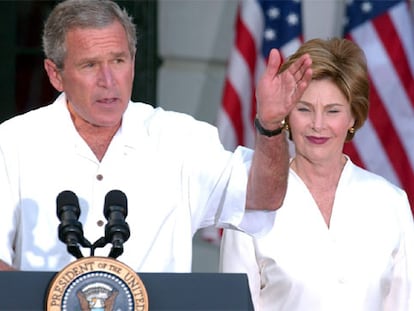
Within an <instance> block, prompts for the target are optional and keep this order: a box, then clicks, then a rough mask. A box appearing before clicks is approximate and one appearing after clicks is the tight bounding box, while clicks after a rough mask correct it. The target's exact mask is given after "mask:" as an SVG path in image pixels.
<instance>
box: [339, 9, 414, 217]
mask: <svg viewBox="0 0 414 311" xmlns="http://www.w3.org/2000/svg"><path fill="white" fill-rule="evenodd" d="M349 38H350V39H351V40H353V41H354V42H356V43H357V44H358V45H359V46H360V47H361V48H362V49H363V50H364V52H365V54H366V57H367V62H368V68H369V75H370V80H371V93H370V112H369V117H368V120H367V122H366V124H365V125H364V126H363V128H362V129H360V130H359V131H358V132H357V134H356V135H355V137H354V140H353V141H352V143H351V144H347V146H346V147H345V152H346V153H348V154H349V155H350V157H351V158H352V159H353V160H354V161H355V162H356V163H358V164H359V165H361V166H363V167H366V168H367V169H368V170H370V171H373V172H375V173H377V174H379V175H382V176H384V177H385V178H387V179H388V180H390V181H391V182H393V183H394V184H396V185H398V186H400V187H402V188H404V189H405V190H406V191H407V194H408V197H409V199H410V203H411V207H412V208H414V24H413V19H412V16H411V14H410V11H409V7H408V4H407V3H405V2H402V3H400V4H399V5H396V6H394V7H393V8H391V10H390V11H389V14H385V15H382V16H380V17H378V18H376V19H374V20H372V21H371V22H370V23H365V24H362V25H361V26H359V27H357V28H355V29H354V30H353V31H351V33H350V34H349ZM413 211H414V210H413Z"/></svg>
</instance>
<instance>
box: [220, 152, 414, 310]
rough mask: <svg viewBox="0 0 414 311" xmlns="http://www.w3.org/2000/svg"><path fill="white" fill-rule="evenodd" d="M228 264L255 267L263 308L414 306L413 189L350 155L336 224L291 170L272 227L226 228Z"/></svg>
mask: <svg viewBox="0 0 414 311" xmlns="http://www.w3.org/2000/svg"><path fill="white" fill-rule="evenodd" d="M222 243H223V244H222V249H221V251H222V253H221V262H220V265H221V268H220V269H221V271H223V272H244V273H247V274H248V278H249V284H250V289H251V293H252V298H253V301H254V305H255V309H256V310H277V311H282V310H286V311H341V310H343V311H363V310H364V311H376V310H378V311H379V310H389V311H403V310H404V311H406V310H414V304H413V299H414V296H413V286H414V284H413V282H414V224H413V217H412V214H411V210H410V206H409V203H408V199H407V196H406V193H405V192H404V191H402V190H401V189H399V188H397V187H395V186H393V185H392V184H390V183H389V182H387V181H386V180H385V179H383V178H382V177H379V176H377V175H374V174H372V173H369V172H367V171H366V170H363V169H361V168H359V167H357V166H355V165H354V164H353V163H352V162H351V161H350V160H349V159H348V161H347V164H346V165H345V168H344V170H343V172H342V175H341V177H340V181H339V184H338V188H337V191H336V194H335V201H334V206H333V210H332V216H331V221H330V226H329V228H328V226H327V225H326V223H325V221H324V219H323V217H322V214H321V212H320V211H319V208H318V207H317V205H316V203H315V201H314V199H313V197H312V195H311V193H310V192H309V190H308V189H307V187H306V185H305V184H304V183H303V181H302V180H301V179H300V178H299V176H298V175H296V174H295V173H294V172H293V171H292V170H290V174H289V183H288V190H287V195H286V198H285V201H284V204H283V206H282V207H281V208H280V209H279V210H278V211H277V213H276V217H275V222H274V226H273V228H272V230H271V231H270V232H269V233H268V234H267V235H266V236H264V237H261V238H256V239H253V238H251V237H250V236H247V235H245V234H243V233H238V232H230V231H226V232H225V233H224V237H223V241H222Z"/></svg>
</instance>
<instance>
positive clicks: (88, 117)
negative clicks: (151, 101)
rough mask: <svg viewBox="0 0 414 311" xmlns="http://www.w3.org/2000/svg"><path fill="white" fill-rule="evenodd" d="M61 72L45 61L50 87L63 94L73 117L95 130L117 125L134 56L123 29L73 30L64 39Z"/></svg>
mask: <svg viewBox="0 0 414 311" xmlns="http://www.w3.org/2000/svg"><path fill="white" fill-rule="evenodd" d="M65 43H66V49H67V53H66V58H65V60H64V65H63V70H58V69H57V68H56V66H55V64H54V63H53V62H51V61H50V60H46V61H45V68H46V71H47V72H48V75H49V79H50V81H51V83H52V85H53V86H54V87H55V88H56V89H57V90H58V91H64V92H65V93H66V96H67V100H68V105H69V109H70V110H71V112H72V114H74V117H75V118H77V119H79V118H80V119H82V120H83V121H85V122H87V123H89V124H92V125H94V126H98V127H112V126H117V125H119V124H120V121H121V118H122V114H123V113H124V111H125V109H126V107H127V104H128V102H129V100H130V97H131V92H132V84H133V79H134V57H135V56H134V55H131V53H130V51H129V47H128V40H127V36H126V33H125V30H124V28H123V27H122V25H121V24H120V23H119V22H114V23H112V24H111V25H109V26H107V27H104V28H74V29H72V30H70V31H69V32H68V33H67V35H66V41H65Z"/></svg>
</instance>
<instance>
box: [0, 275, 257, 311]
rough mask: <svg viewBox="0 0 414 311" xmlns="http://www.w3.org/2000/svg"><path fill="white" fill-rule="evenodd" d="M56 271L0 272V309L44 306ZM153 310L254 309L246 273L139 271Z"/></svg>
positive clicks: (30, 309) (30, 310) (25, 309)
mask: <svg viewBox="0 0 414 311" xmlns="http://www.w3.org/2000/svg"><path fill="white" fill-rule="evenodd" d="M56 273H57V272H31V271H19V272H9V271H4V272H0V310H8V311H12V310H16V311H17V310H18V311H34V310H36V311H40V310H44V308H45V307H44V306H45V297H46V294H47V291H48V287H49V284H50V282H51V281H52V279H53V278H54V276H55V275H56ZM138 276H139V277H140V278H141V280H142V282H143V283H144V285H145V288H146V291H147V294H148V301H149V310H150V311H161V310H163V311H167V310H168V311H185V310H188V311H190V310H191V311H198V310H200V311H201V310H205V311H207V310H209V311H213V310H220V311H225V310H228V311H230V310H232V311H236V310H237V311H244V310H246V311H247V310H253V305H252V301H251V296H250V291H249V286H248V281H247V276H246V275H245V274H227V273H138Z"/></svg>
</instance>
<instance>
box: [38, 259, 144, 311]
mask: <svg viewBox="0 0 414 311" xmlns="http://www.w3.org/2000/svg"><path fill="white" fill-rule="evenodd" d="M46 310H47V311H72V310H81V311H89V310H90V311H115V310H128V311H148V295H147V292H146V289H145V286H144V284H143V283H142V281H141V279H140V277H139V276H138V274H137V273H135V272H134V271H133V270H132V269H131V268H129V267H128V266H127V265H125V264H123V263H122V262H120V261H118V260H116V259H113V258H106V257H93V256H92V257H85V258H81V259H78V260H76V261H74V262H72V263H71V264H69V265H67V266H66V267H65V268H64V269H63V270H62V271H60V272H59V273H58V274H57V275H56V276H55V277H54V278H53V280H52V281H51V283H50V285H49V289H48V292H47V298H46Z"/></svg>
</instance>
